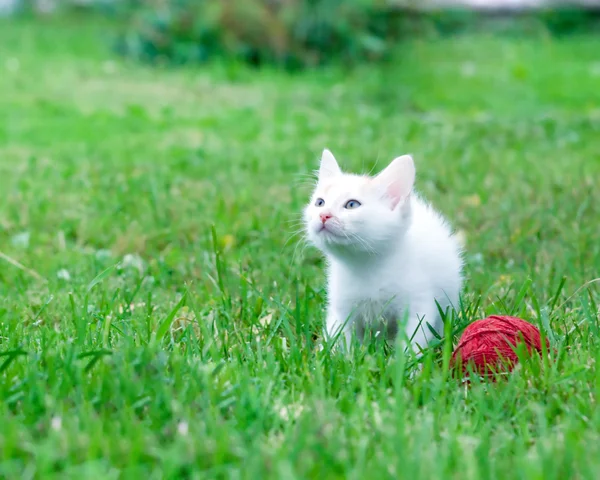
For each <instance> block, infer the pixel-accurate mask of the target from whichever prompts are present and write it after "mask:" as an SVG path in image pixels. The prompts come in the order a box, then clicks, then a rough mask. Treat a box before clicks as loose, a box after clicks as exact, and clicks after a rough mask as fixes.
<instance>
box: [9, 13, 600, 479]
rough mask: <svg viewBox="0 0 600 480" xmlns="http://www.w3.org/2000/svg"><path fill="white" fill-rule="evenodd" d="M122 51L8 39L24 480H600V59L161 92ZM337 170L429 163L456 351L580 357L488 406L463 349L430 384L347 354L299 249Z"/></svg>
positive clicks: (449, 47)
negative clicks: (453, 307) (526, 329)
mask: <svg viewBox="0 0 600 480" xmlns="http://www.w3.org/2000/svg"><path fill="white" fill-rule="evenodd" d="M109 39H110V32H107V31H106V30H104V29H103V28H102V25H101V24H98V23H95V22H94V23H89V22H86V21H84V20H78V21H77V22H72V21H71V22H69V21H64V20H63V21H45V22H41V21H40V22H39V23H35V22H33V21H18V22H15V21H12V22H8V21H3V22H2V23H0V92H1V94H0V118H1V119H2V121H1V122H0V191H1V192H2V195H1V196H0V252H2V255H3V256H2V258H1V259H0V343H1V347H0V352H1V353H0V354H1V355H2V357H0V371H1V375H0V397H1V399H2V402H1V405H0V416H1V418H2V427H1V428H0V477H2V478H53V477H55V478H143V477H142V476H145V477H146V478H278V479H282V478H285V479H287V478H290V479H291V478H354V479H362V478H410V479H418V478H456V479H461V480H464V479H482V478H507V479H528V480H529V479H544V480H549V479H561V480H562V479H565V478H574V479H583V478H589V479H597V478H598V476H599V475H600V411H599V410H598V408H597V401H598V395H599V394H600V370H599V369H598V365H597V361H598V360H599V359H600V344H599V340H600V331H599V324H598V301H599V290H598V287H597V285H596V284H594V283H591V284H590V283H588V282H590V281H591V280H593V279H594V278H596V277H598V276H599V275H598V273H599V271H600V231H599V222H600V193H598V183H599V179H600V153H599V152H600V88H598V85H600V56H599V53H598V52H600V39H599V38H593V37H571V38H568V39H563V40H561V41H552V40H549V39H547V38H531V39H519V40H510V39H494V38H488V37H485V36H482V35H481V36H476V37H472V36H471V37H463V38H459V39H454V40H448V41H433V40H432V41H427V42H424V41H418V40H414V41H412V42H409V43H406V44H404V45H402V46H401V48H400V49H399V52H398V58H397V60H396V61H395V63H394V64H393V65H391V66H387V67H385V68H374V67H372V66H369V67H362V68H359V69H357V70H354V71H352V72H343V71H338V70H336V69H335V68H331V69H327V70H323V71H319V72H313V73H306V74H302V75H297V76H289V75H286V74H284V73H281V72H276V71H270V70H263V71H260V72H256V71H251V70H248V69H246V68H244V67H241V66H236V65H218V64H213V65H211V66H209V67H203V68H184V69H179V70H155V69H151V68H148V67H144V66H140V65H136V64H131V63H126V62H122V61H120V60H119V59H116V58H114V57H112V56H111V53H110V50H109V49H108V48H107V44H108V40H109ZM325 146H327V147H329V148H331V149H332V150H333V151H334V152H335V153H336V155H337V156H338V158H339V159H340V160H341V162H342V163H343V165H344V166H345V167H347V168H348V169H352V170H363V171H368V170H370V169H371V168H373V167H378V168H379V167H382V166H383V165H385V164H386V162H388V161H389V160H390V159H392V158H393V157H394V156H395V155H398V154H402V153H405V152H412V153H413V154H414V155H415V158H416V161H417V169H418V188H419V190H420V191H421V192H422V193H423V194H424V195H425V196H426V197H427V198H428V199H430V200H431V201H432V202H433V203H434V205H435V206H436V207H438V208H439V209H440V210H441V211H442V212H443V213H444V214H445V215H446V216H447V217H448V218H449V219H450V221H451V222H452V224H453V225H454V226H455V227H456V228H457V229H460V230H461V231H463V233H464V235H465V238H466V241H467V254H466V261H467V266H466V274H467V280H466V284H465V291H464V306H463V308H462V311H461V312H460V313H459V314H458V319H457V323H456V326H455V328H454V330H455V332H454V333H455V335H456V334H458V333H460V332H459V329H460V326H461V325H464V323H466V322H470V321H473V320H475V319H477V318H481V317H483V316H485V315H487V314H491V313H507V314H514V315H518V316H521V317H523V318H525V319H527V320H529V321H532V322H534V323H536V324H539V325H542V326H543V327H544V331H545V333H546V335H547V336H548V337H549V338H550V339H551V341H552V343H553V346H554V347H555V349H556V352H554V353H552V354H551V355H550V358H549V359H545V360H544V361H543V362H539V361H538V362H535V361H533V362H531V363H525V364H524V366H523V368H521V369H518V370H517V371H516V372H515V373H514V374H513V375H510V376H509V377H508V378H507V379H506V380H503V381H500V382H497V383H496V384H480V383H478V382H476V383H475V384H474V385H473V386H472V387H471V388H470V389H465V388H464V386H461V385H460V384H459V382H458V381H456V380H452V379H451V378H450V377H449V373H448V372H447V371H446V370H445V369H444V368H443V362H442V363H440V362H439V356H440V350H441V349H442V348H441V347H440V349H437V350H434V351H432V352H430V354H428V355H427V356H426V358H425V360H424V368H423V370H422V371H420V372H419V373H417V374H413V373H414V372H413V370H412V367H411V366H410V364H409V362H408V361H407V359H406V358H405V357H404V356H403V355H400V354H387V353H386V352H384V351H383V350H382V349H381V348H377V347H376V346H372V345H371V346H366V347H364V348H362V349H358V350H357V351H355V352H354V353H353V354H352V357H351V358H347V357H345V356H344V355H343V354H341V353H336V352H330V351H328V350H325V351H320V350H319V349H318V347H317V345H318V343H319V341H320V331H321V325H322V321H323V306H324V275H323V263H322V261H321V260H320V257H319V255H318V254H317V253H316V252H315V251H314V250H312V249H302V248H301V247H298V244H299V241H300V237H299V236H298V235H294V231H295V229H296V227H295V224H296V223H297V222H298V219H299V212H300V210H301V208H302V206H303V204H304V202H305V201H306V199H307V195H308V193H309V191H310V186H309V185H308V184H307V182H306V179H307V175H308V174H310V173H311V171H312V170H313V169H314V168H316V165H317V159H318V157H319V154H320V152H321V150H322V149H323V148H324V147H325ZM9 260H12V261H17V262H19V265H15V264H14V263H10V262H9ZM449 340H452V339H449Z"/></svg>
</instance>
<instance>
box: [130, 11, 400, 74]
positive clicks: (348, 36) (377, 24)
mask: <svg viewBox="0 0 600 480" xmlns="http://www.w3.org/2000/svg"><path fill="white" fill-rule="evenodd" d="M384 3H385V2H377V1H372V0H171V1H154V2H143V5H142V6H141V8H137V9H135V8H133V9H131V10H132V11H133V12H134V13H133V15H132V18H131V22H130V24H129V27H128V28H127V31H126V32H125V33H124V34H123V36H122V37H121V39H120V42H119V48H120V50H121V52H123V53H125V54H127V55H130V56H134V57H137V58H141V59H144V60H149V61H168V62H175V63H183V62H190V61H205V60H207V59H209V58H211V57H215V56H223V55H226V56H229V57H235V58H238V59H242V60H244V61H247V62H248V63H250V64H252V65H261V64H265V63H274V64H278V65H282V66H285V67H286V68H291V69H296V68H301V67H306V66H316V65H321V64H324V63H327V62H329V61H330V60H333V59H335V60H341V61H344V62H353V61H355V60H376V59H380V58H383V57H384V56H385V54H386V53H387V51H388V49H389V46H390V44H391V42H392V41H393V40H395V35H394V33H395V32H394V29H393V28H392V24H391V22H390V21H389V19H390V17H389V15H386V14H385V10H384V9H385V6H384Z"/></svg>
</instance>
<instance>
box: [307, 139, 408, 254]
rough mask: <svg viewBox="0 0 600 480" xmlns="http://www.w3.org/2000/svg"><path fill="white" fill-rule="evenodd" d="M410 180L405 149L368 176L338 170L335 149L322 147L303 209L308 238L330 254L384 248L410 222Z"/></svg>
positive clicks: (375, 252)
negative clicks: (316, 172)
mask: <svg viewBox="0 0 600 480" xmlns="http://www.w3.org/2000/svg"><path fill="white" fill-rule="evenodd" d="M414 181H415V166H414V163H413V159H412V157H410V156H409V155H404V156H402V157H398V158H396V159H395V160H393V161H392V162H391V163H390V164H389V165H388V167H387V168H385V169H384V170H383V171H382V172H381V173H379V174H378V175H377V176H375V177H369V176H361V175H353V174H348V173H344V172H342V170H341V169H340V167H339V165H338V163H337V161H336V160H335V157H334V156H333V154H332V153H331V152H330V151H329V150H324V151H323V155H322V157H321V167H320V169H319V178H318V181H317V185H316V187H315V190H314V192H313V194H312V197H311V200H310V203H309V204H308V205H307V206H306V208H305V210H304V221H305V224H306V231H307V234H308V238H309V239H310V241H311V242H312V243H313V244H314V245H315V246H316V247H317V248H318V249H319V250H321V251H323V252H324V253H329V254H332V255H344V254H349V253H357V252H363V253H368V254H380V253H383V252H385V251H386V250H387V249H389V248H390V245H391V241H392V240H394V239H396V240H397V239H398V238H399V236H401V235H402V234H403V233H404V232H405V231H406V228H407V227H408V224H409V222H410V201H409V200H410V193H411V190H412V188H413V184H414Z"/></svg>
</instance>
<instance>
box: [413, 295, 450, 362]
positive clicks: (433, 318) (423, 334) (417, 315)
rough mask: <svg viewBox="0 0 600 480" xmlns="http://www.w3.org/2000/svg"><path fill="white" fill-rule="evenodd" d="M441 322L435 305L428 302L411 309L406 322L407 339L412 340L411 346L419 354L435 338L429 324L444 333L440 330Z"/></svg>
mask: <svg viewBox="0 0 600 480" xmlns="http://www.w3.org/2000/svg"><path fill="white" fill-rule="evenodd" d="M439 323H440V318H439V313H438V311H437V309H436V308H435V306H434V307H431V306H429V304H428V303H427V304H422V305H416V307H414V308H411V309H410V313H409V315H408V318H407V323H405V325H406V329H405V333H406V337H407V339H408V340H410V348H411V349H412V351H413V352H414V353H415V354H416V355H417V356H420V354H421V353H420V350H421V349H426V348H427V347H428V346H429V343H430V342H431V341H432V340H433V339H434V338H435V337H434V336H433V334H432V333H431V330H430V328H429V325H431V326H432V327H433V328H434V329H436V331H438V333H440V334H442V332H440V331H439V329H440V326H439ZM427 324H429V325H427ZM419 347H420V348H419Z"/></svg>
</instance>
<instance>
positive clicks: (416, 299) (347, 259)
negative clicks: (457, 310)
mask: <svg viewBox="0 0 600 480" xmlns="http://www.w3.org/2000/svg"><path fill="white" fill-rule="evenodd" d="M414 180H415V167H414V162H413V160H412V158H411V157H410V156H408V155H404V156H402V157H398V158H396V159H395V160H394V161H392V163H391V164H390V165H389V166H388V167H387V168H386V169H385V170H383V171H382V172H381V173H380V174H379V175H377V176H375V177H368V176H359V175H353V174H347V173H343V172H342V171H341V169H340V167H339V166H338V163H337V162H336V160H335V158H334V156H333V154H332V153H331V152H330V151H329V150H325V151H324V152H323V156H322V158H321V167H320V170H319V179H318V182H317V185H316V188H315V190H314V192H313V195H312V198H311V201H310V203H309V204H308V206H307V207H306V209H305V210H304V221H305V225H306V231H307V235H308V238H309V240H310V241H311V242H312V243H313V244H314V245H315V246H316V247H317V248H318V249H319V250H321V251H322V252H323V253H324V254H325V256H326V258H327V264H328V309H327V322H326V334H327V335H328V336H329V337H334V336H336V335H337V334H338V333H340V332H342V333H343V334H344V337H345V339H346V342H347V343H348V344H349V341H350V339H351V338H352V331H353V328H356V331H357V334H358V335H359V338H360V337H361V336H362V334H363V333H364V331H365V329H366V328H373V327H374V328H376V329H381V328H382V327H383V328H386V329H387V332H388V333H390V334H392V335H393V334H394V333H395V330H397V326H398V322H402V323H401V324H402V325H405V326H406V328H405V333H406V336H407V337H404V338H408V339H411V338H412V341H413V344H412V346H413V348H414V347H415V346H416V345H419V346H420V347H422V348H425V347H426V346H427V344H428V342H429V341H430V340H431V338H432V334H431V332H430V329H429V328H428V327H427V325H426V324H427V323H429V324H430V325H431V327H433V328H434V329H435V330H436V331H437V332H439V333H442V327H443V326H442V322H441V317H440V314H439V311H438V308H437V305H436V301H437V302H438V303H439V305H440V306H441V308H442V310H446V309H447V308H448V307H450V308H451V307H458V299H459V292H460V289H461V283H462V275H461V269H462V260H461V249H460V245H459V242H458V240H457V239H456V237H454V236H453V235H452V232H451V230H450V228H449V226H448V225H447V224H446V222H445V221H444V219H443V218H442V217H441V216H440V215H439V214H438V213H437V212H435V211H434V210H433V209H432V208H431V207H430V206H429V205H427V204H426V203H425V202H424V201H423V200H422V199H421V198H419V196H417V195H416V194H415V193H413V192H412V190H413V184H414ZM317 199H323V200H324V202H325V203H324V205H322V206H317V205H315V203H316V202H317ZM349 200H357V201H359V202H360V204H361V205H360V206H359V207H357V208H352V209H348V208H345V205H346V204H347V202H348V201H349ZM351 205H352V204H351ZM320 214H328V215H331V218H329V219H326V221H325V224H324V223H323V220H322V219H321V217H320ZM324 226H325V229H323V227H324ZM415 351H418V349H416V348H415Z"/></svg>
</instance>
